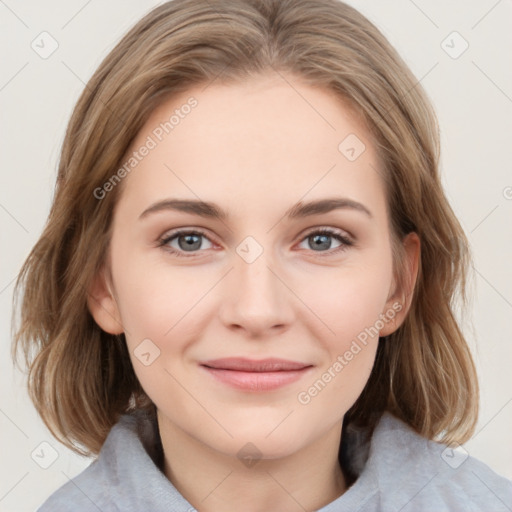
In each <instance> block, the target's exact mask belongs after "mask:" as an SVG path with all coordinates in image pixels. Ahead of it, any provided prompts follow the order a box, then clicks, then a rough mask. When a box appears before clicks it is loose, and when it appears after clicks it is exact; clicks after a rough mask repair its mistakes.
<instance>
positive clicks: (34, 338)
mask: <svg viewBox="0 0 512 512" xmlns="http://www.w3.org/2000/svg"><path fill="white" fill-rule="evenodd" d="M266 72H276V73H291V74H293V75H294V76H297V77H299V78H300V79H301V80H302V81H303V82H305V83H307V84H311V85H313V86H318V87H322V88H324V89H325V90H329V91H333V92H334V93H336V94H337V97H339V99H340V101H343V102H344V103H345V104H346V105H348V106H349V107H350V108H352V109H353V110H354V111H355V112H357V113H358V115H359V116H360V118H361V119H362V120H363V121H364V123H365V125H366V126H367V128H368V130H369V133H370V134H371V136H372V138H373V140H374V141H375V147H376V150H377V154H378V156H379V160H380V163H381V167H382V169H381V172H382V175H383V177H384V182H385V189H386V197H387V202H388V211H389V215H390V219H389V221H390V226H391V232H392V237H393V241H394V243H393V247H394V253H393V257H394V271H395V276H396V278H397V279H398V281H399V282H400V280H401V279H402V276H403V272H401V271H400V268H401V264H402V261H403V258H402V256H403V255H402V254H401V252H400V246H401V245H400V243H399V242H400V240H402V239H403V237H404V236H405V235H406V234H407V233H410V232H412V231H414V232H416V233H417V234H418V236H419V238H420V240H421V256H420V264H419V272H418V278H417V282H416V285H415V288H414V294H413V298H412V303H411V307H410V310H409V312H408V314H407V316H406V318H405V320H404V322H403V324H402V325H401V326H400V327H399V328H398V329H397V330H396V331H395V332H394V333H393V334H391V335H389V336H388V337H386V338H381V339H380V340H379V345H378V349H377V355H376V360H375V364H374V368H373V371H372V373H371V375H370V378H369V380H368V382H367V384H366V386H365V388H364V390H363V392H362V394H361V395H360V396H359V398H358V399H357V401H356V402H355V403H354V405H353V406H352V407H351V408H350V409H349V411H348V412H347V413H346V415H345V422H352V423H354V424H356V425H360V426H366V427H370V428H373V427H374V426H375V424H376V422H377V421H378V419H379V417H380V415H382V413H383V412H384V411H386V410H387V411H390V412H391V413H393V414H394V415H395V416H397V417H398V418H400V419H402V420H403V421H405V422H406V423H407V424H409V425H410V426H411V427H413V428H414V429H415V430H416V431H417V432H419V433H420V434H422V435H423V436H425V437H427V438H429V439H433V440H438V439H439V440H441V441H444V442H452V441H457V442H459V443H462V442H464V441H465V440H467V439H468V438H469V437H470V436H471V434H472V433H473V431H474V428H475V424H476V420H477V412H478V384H477V379H476V372H475V367H474V363H473V360H472V357H471V353H470V350H469V348H468V345H467V343H466V340H465V339H464V336H463V334H462V331H461V329H460V327H459V325H458V322H457V320H456V317H455V313H454V308H455V307H456V304H458V302H456V301H457V300H458V299H462V302H461V303H462V304H463V305H464V304H465V303H466V302H467V296H466V295H467V294H466V276H467V270H468V268H469V265H470V253H469V245H468V242H467V239H466V236H465V234H464V232H463V230H462V228H461V226H460V223H459V222H458V220H457V218H456V217H455V215H454V213H453V211H452V209H451V207H450V205H449V203H448V201H447V198H446V196H445V194H444V192H443V189H442V185H441V180H440V175H439V168H438V167H439V151H440V149H439V128H438V122H437V119H436V116H435V113H434V111H433V109H432V106H431V104H430V102H429V100H428V97H427V95H426V93H425V92H424V90H423V89H422V87H421V85H420V84H419V81H418V80H417V79H416V78H415V77H414V75H413V74H412V72H411V71H410V70H409V68H408V67H407V65H406V64H405V62H404V61H403V60H402V58H401V57H400V56H399V55H398V53H397V52H396V50H395V49H394V48H393V47H392V46H391V44H390V43H389V42H388V40H387V39H386V38H385V36H384V35H383V34H382V33H381V32H380V31H379V30H378V29H377V28H376V27H375V26H374V25H373V24H372V23H371V22H370V21H369V20H368V19H367V18H365V17H364V16H363V15H362V14H360V13H359V12H358V11H357V10H355V9H354V8H352V7H350V6H349V5H347V4H345V3H343V2H341V1H339V0H208V1H202V0H173V1H171V2H167V3H165V4H163V5H160V6H158V7H156V8H155V9H153V10H152V11H150V12H149V13H148V14H147V15H146V16H145V17H144V18H143V19H141V20H140V21H139V22H138V23H137V24H136V25H135V26H134V27H133V28H132V29H131V30H130V31H129V32H128V33H127V34H126V35H125V36H124V37H123V38H122V39H121V40H120V42H119V43H118V44H117V45H116V46H115V48H114V49H113V50H112V51H111V52H110V53H109V54H108V55H107V56H106V58H105V59H104V60H103V62H102V63H101V65H100V66H99V68H98V69H97V70H96V72H95V73H94V74H93V76H92V77H91V78H90V80H89V81H88V83H87V85H86V86H85V89H84V91H83V92H82V94H81V96H80V98H79V100H78V102H77V104H76V106H75V108H74V111H73V113H72V116H71V119H70V121H69V124H68V127H67V131H66V134H65V139H64V142H63V146H62V151H61V155H60V160H59V164H58V178H57V183H56V187H55V192H54V197H53V203H52V207H51V210H50V213H49V217H48V220H47V223H46V226H45V228H44V231H43V233H42V235H41V237H40V239H39V240H38V241H37V243H36V244H35V246H34V248H33V249H32V251H31V252H30V254H29V256H28V258H27V259H26V261H25V262H24V264H23V266H22V268H21V271H20V273H19V276H18V279H17V282H16V286H15V296H14V310H13V311H14V313H16V312H17V310H18V308H19V310H20V318H19V319H18V321H17V322H16V321H15V320H14V317H13V357H14V359H15V360H16V361H18V362H19V360H20V357H19V356H20V354H22V355H23V356H24V366H25V367H26V368H28V389H29V394H30V397H31V399H32V401H33V402H34V404H35V407H36V409H37V411H38V412H39V414H40V415H41V417H42V419H43V421H44V422H45V424H46V425H47V427H48V428H49V429H50V431H51V432H52V433H53V435H54V436H55V437H56V438H57V439H58V440H59V441H61V442H62V443H64V444H65V445H66V446H68V447H69V448H71V449H73V450H75V451H76V452H78V453H81V454H97V453H98V452H99V450H100V448H101V446H102V444H103V442H104V440H105V438H106V436H107V434H108V432H109V431H110V429H111V427H112V426H113V425H114V424H115V423H116V422H117V420H118V419H119V417H120V415H121V414H124V413H127V412H129V411H132V410H134V409H144V408H146V409H151V408H152V407H154V405H153V404H152V403H151V401H150V400H149V398H148V397H147V396H146V395H145V393H144V391H143V389H142V388H141V386H140V384H139V383H138V381H137V378H136V376H135V373H134V371H133V368H132V366H131V362H130V358H129V354H128V351H127V347H126V341H125V338H124V335H123V334H121V335H111V334H108V333H106V332H104V331H102V330H101V329H100V328H99V327H98V325H97V324H96V323H95V321H94V320H93V318H92V316H91V314H90V312H89V310H88V307H87V290H88V287H89V285H90V283H91V282H92V279H93V277H94V276H95V275H96V274H97V272H99V271H100V269H101V268H102V265H103V263H104V261H105V256H106V254H107V250H108V246H109V240H110V235H111V224H112V218H113V210H114V207H115V205H116V202H117V201H118V199H119V194H120V193H121V190H122V187H121V186H117V187H114V189H113V190H112V191H111V192H110V193H109V194H107V195H106V196H105V197H104V198H103V199H102V200H101V201H99V200H98V199H97V198H96V197H95V195H94V190H95V189H97V188H98V187H101V186H102V185H103V184H104V183H105V182H106V181H107V180H108V179H109V177H111V176H112V175H113V173H114V172H115V170H116V169H118V168H119V166H120V165H122V162H123V159H124V156H125V154H126V152H127V151H128V149H129V148H130V145H131V143H132V142H133V140H134V138H135V136H136V135H137V133H138V132H139V130H140V129H141V128H142V126H143V125H144V124H145V121H146V120H147V119H148V117H149V116H150V114H151V113H152V112H153V110H154V109H155V108H156V107H157V106H158V105H159V104H161V103H162V102H163V101H164V100H167V99H168V98H169V97H172V96H173V95H174V94H177V93H181V92H183V91H186V90H187V88H190V87H191V86H193V85H197V84H208V83H211V82H212V81H214V80H219V81H222V82H223V83H226V84H228V83H236V82H240V81H244V80H248V79H250V78H251V77H252V76H257V75H259V74H262V73H266ZM20 293H21V294H22V298H21V303H20V302H19V295H20ZM15 324H16V325H15Z"/></svg>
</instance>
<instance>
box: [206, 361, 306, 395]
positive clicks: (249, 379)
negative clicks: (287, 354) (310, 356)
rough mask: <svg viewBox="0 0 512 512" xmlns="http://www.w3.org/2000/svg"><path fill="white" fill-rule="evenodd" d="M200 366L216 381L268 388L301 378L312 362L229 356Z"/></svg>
mask: <svg viewBox="0 0 512 512" xmlns="http://www.w3.org/2000/svg"><path fill="white" fill-rule="evenodd" d="M200 366H201V367H202V368H203V369H204V370H206V371H207V372H208V373H209V374H210V375H211V376H213V377H214V378H215V379H216V380H217V381H220V382H222V383H224V384H227V385H229V386H231V387H234V388H236V389H240V390H244V391H271V390H274V389H278V388H281V387H283V386H286V385H288V384H291V383H292V382H296V381H297V380H299V379H300V378H302V377H303V376H304V375H305V374H306V373H309V370H310V369H311V368H312V367H313V365H311V364H307V363H300V362H297V361H289V360H286V359H277V358H269V359H260V360H254V359H247V358H240V357H230V358H224V359H214V360H209V361H204V362H202V363H201V364H200Z"/></svg>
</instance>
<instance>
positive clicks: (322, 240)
mask: <svg viewBox="0 0 512 512" xmlns="http://www.w3.org/2000/svg"><path fill="white" fill-rule="evenodd" d="M312 238H313V240H314V246H316V247H317V248H318V247H319V248H321V249H329V248H330V246H331V244H330V242H329V238H330V236H329V235H314V236H313V237H312ZM317 242H319V243H317Z"/></svg>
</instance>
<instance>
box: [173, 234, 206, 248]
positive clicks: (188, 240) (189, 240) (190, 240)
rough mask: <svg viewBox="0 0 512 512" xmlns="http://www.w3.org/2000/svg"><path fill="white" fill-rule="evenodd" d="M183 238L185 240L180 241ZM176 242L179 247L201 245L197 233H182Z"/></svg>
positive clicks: (198, 246) (196, 246)
mask: <svg viewBox="0 0 512 512" xmlns="http://www.w3.org/2000/svg"><path fill="white" fill-rule="evenodd" d="M183 239H185V240H186V242H185V243H184V244H182V243H181V240H183ZM194 239H195V240H194ZM178 243H179V246H180V248H181V249H199V248H200V247H201V239H200V237H199V236H198V235H182V236H180V237H179V239H178Z"/></svg>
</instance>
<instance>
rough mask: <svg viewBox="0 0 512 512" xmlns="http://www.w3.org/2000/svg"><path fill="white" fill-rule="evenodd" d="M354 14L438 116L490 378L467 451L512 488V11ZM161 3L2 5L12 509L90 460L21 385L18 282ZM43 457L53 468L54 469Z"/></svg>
mask: <svg viewBox="0 0 512 512" xmlns="http://www.w3.org/2000/svg"><path fill="white" fill-rule="evenodd" d="M349 3H350V4H351V5H353V6H354V7H356V8H358V9H359V10H360V11H361V12H362V13H363V14H365V15H366V16H367V17H369V18H370V20H371V21H373V22H374V23H375V24H376V25H377V26H378V27H379V28H380V29H381V30H382V31H383V33H384V34H385V35H386V36H387V37H388V38H389V40H390V41H391V43H392V44H393V45H394V46H395V47H396V48H397V49H398V51H399V53H400V54H401V55H402V57H403V58H404V60H405V61H406V62H407V64H408V65H409V66H410V68H411V69H412V71H413V73H414V74H415V76H416V77H417V79H418V81H420V82H421V84H422V86H423V87H424V88H425V90H426V91H427V94H428V96H429V97H430V99H431V101H432V103H433V104H434V108H435V109H436V112H437V114H438V118H439V123H440V128H441V138H442V139H441V143H442V165H441V171H442V179H443V182H444V184H445V188H446V191H447V194H448V197H449V199H450V201H451V204H452V206H453V208H454V210H455V212H456V214H457V215H458V217H459V219H460V220H461V223H462V225H463V227H464V229H465V231H466V233H467V235H468V237H469V240H470V242H471V246H472V249H473V254H474V271H473V276H474V277H473V293H472V296H473V303H472V309H471V311H470V315H469V316H470V320H471V322H465V323H464V330H465V333H466V334H467V337H468V341H469V343H470V345H471V349H472V351H473V354H474V357H475V361H476V364H477V367H478V373H479V376H480V384H481V411H480V418H479V423H478V428H477V430H476V435H475V436H474V437H473V439H472V440H471V441H469V442H468V443H467V444H466V445H465V446H464V448H465V449H466V450H467V451H468V452H469V454H470V455H472V456H474V457H477V458H479V459H481V460H483V461H484V462H485V463H487V464H488V465H489V466H491V467H492V468H493V469H494V470H495V471H496V472H498V473H500V474H502V475H504V476H506V477H508V478H510V479H512V442H511V433H510V432H511V428H510V427H511V425H512V385H511V384H512V378H511V373H512V371H511V363H512V322H511V318H512V286H511V284H512V270H511V265H510V262H511V254H512V230H511V226H512V222H511V213H512V165H511V164H512V153H511V151H510V149H511V146H512V140H511V138H512V137H511V136H512V67H511V65H510V62H511V60H510V55H512V30H511V29H512V27H511V20H512V2H511V1H510V0H500V1H496V0H480V1H471V2H467V1H464V2H463V1H462V0H459V1H451V2H446V1H445V0H443V1H441V0H435V1H429V2H427V1H425V0H414V1H412V0H392V1H386V2H380V1H377V0H370V1H363V0H351V1H350V2H349ZM156 5H157V2H154V1H151V0H139V1H135V0H129V1H127V0H123V1H121V0H110V1H109V2H100V1H99V0H89V1H86V0H68V1H66V2H64V1H63V0H60V1H58V0H49V1H46V2H36V1H35V0H31V1H21V0H5V1H4V0H0V48H1V50H0V51H1V55H2V58H1V65H0V105H1V123H0V127H1V136H0V140H1V151H0V158H1V167H0V176H1V187H0V223H1V230H0V240H1V251H0V261H1V267H0V309H1V312H0V314H1V322H0V329H1V330H0V350H1V355H0V364H1V369H0V379H1V380H0V393H1V395H0V398H1V402H0V431H1V433H2V436H1V454H2V455H1V462H0V464H1V468H0V510H1V511H20V512H21V511H31V510H35V509H36V508H37V506H39V505H40V504H41V503H42V502H43V501H44V499H45V498H46V497H47V496H48V495H49V494H50V493H51V492H53V491H54V490H56V489H57V488H58V487H60V486H61V485H62V484H64V483H65V482H67V481H68V478H71V477H73V476H74V475H76V474H77V473H79V472H80V471H81V470H82V469H84V468H85V467H86V466H87V465H88V464H89V463H90V460H88V459H84V458H80V457H78V456H76V455H74V454H73V453H71V452H70V451H68V450H67V449H65V448H64V447H63V446H62V445H60V444H59V443H58V442H57V441H56V440H55V439H53V438H52V436H51V435H50V434H49V432H48V431H47V430H46V428H45V427H44V425H43V423H42V421H41V420H40V419H39V417H38V416H37V414H36V412H35V409H34V407H33V405H32V404H31V402H30V401H29V399H28V397H27V393H26V390H25V385H24V377H23V376H22V375H21V374H20V373H18V372H15V371H14V370H13V365H12V362H11V359H10V344H11V335H10V321H11V309H12V308H11V301H12V292H13V285H14V279H15V277H16V275H17V273H18V271H19V268H20V266H21V264H22V262H23V260H24V259H25V257H26V256H27V254H28V252H29V250H30V249H31V247H32V246H33V244H34V243H35V242H36V240H37V239H38V237H39V235H40V233H41V231H42V229H43V226H44V223H45V220H46V217H47V215H48V212H49V208H50V204H51V200H52V197H53V188H54V183H55V177H56V168H57V162H58V157H59V151H60V148H61V144H62V140H63V137H64V132H65V128H66V125H67V122H68V119H69V117H70V114H71V111H72V108H73V106H74V104H75V102H76V100H77V99H78V96H79V94H80V93H81V91H82V89H83V88H84V86H85V83H86V82H87V80H88V79H89V77H90V76H91V74H92V73H93V71H94V70H95V69H96V68H97V66H98V65H99V64H100V62H101V61H102V60H103V58H104V57H105V56H106V54H107V53H108V52H109V51H110V50H111V49H112V48H113V46H114V45H115V43H116V42H117V41H118V40H119V39H120V37H121V36H122V35H123V34H124V33H125V32H126V31H127V29H129V28H130V27H131V26H132V25H133V24H134V23H135V22H136V21H137V20H138V19H139V18H141V17H142V15H143V14H145V13H146V12H147V11H149V10H150V9H151V8H152V7H154V6H156ZM42 32H48V34H50V37H49V36H47V35H43V36H41V35H40V34H41V33H42ZM454 32H457V34H454ZM41 37H46V40H45V41H46V43H45V45H44V47H45V48H46V51H49V50H50V49H51V44H52V40H55V41H56V42H57V44H58V47H57V48H56V50H55V51H54V52H53V53H52V54H51V55H50V56H47V58H43V57H42V56H41V55H40V53H37V52H36V51H35V50H34V49H33V46H36V44H37V42H38V41H41V39H40V38H41ZM33 41H35V43H33ZM53 44H55V43H53ZM39 46H40V47H41V46H43V45H42V43H39ZM466 46H467V48H466ZM36 47H37V46H36ZM464 48H466V49H465V51H463V50H464ZM39 51H40V52H41V51H42V50H39ZM41 443H45V444H43V445H41ZM41 453H44V454H45V457H44V458H42V457H41V456H40V457H39V460H38V457H37V454H39V455H41ZM42 459H44V460H43V465H47V464H49V463H51V462H53V463H52V464H51V465H50V466H49V467H48V468H47V469H44V468H43V467H41V463H42V462H41V461H42ZM53 459H55V460H54V461H53ZM38 462H39V463H38Z"/></svg>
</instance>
